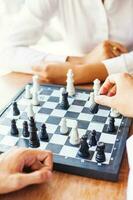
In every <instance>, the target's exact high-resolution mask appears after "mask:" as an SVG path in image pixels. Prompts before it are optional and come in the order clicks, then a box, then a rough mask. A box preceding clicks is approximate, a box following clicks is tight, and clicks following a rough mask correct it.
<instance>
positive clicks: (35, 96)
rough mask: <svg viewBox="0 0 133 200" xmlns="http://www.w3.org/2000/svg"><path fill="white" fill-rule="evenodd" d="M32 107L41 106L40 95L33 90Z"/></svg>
mask: <svg viewBox="0 0 133 200" xmlns="http://www.w3.org/2000/svg"><path fill="white" fill-rule="evenodd" d="M32 105H33V106H38V105H39V100H38V93H37V92H36V91H34V90H33V93H32Z"/></svg>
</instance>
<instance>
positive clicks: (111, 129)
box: [107, 117, 116, 133]
mask: <svg viewBox="0 0 133 200" xmlns="http://www.w3.org/2000/svg"><path fill="white" fill-rule="evenodd" d="M115 130H116V129H115V118H114V117H110V118H109V125H108V127H107V132H108V133H112V132H115Z"/></svg>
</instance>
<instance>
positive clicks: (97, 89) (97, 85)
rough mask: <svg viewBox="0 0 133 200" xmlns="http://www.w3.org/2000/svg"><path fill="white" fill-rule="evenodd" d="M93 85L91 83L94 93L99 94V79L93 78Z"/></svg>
mask: <svg viewBox="0 0 133 200" xmlns="http://www.w3.org/2000/svg"><path fill="white" fill-rule="evenodd" d="M93 83H94V85H93V89H94V95H95V96H96V95H98V94H99V90H100V87H101V82H100V80H99V79H95V80H94V82H93Z"/></svg>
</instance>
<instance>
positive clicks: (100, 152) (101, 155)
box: [96, 142, 106, 163]
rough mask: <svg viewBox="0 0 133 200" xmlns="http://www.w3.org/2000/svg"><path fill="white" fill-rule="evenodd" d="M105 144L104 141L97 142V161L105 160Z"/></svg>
mask: <svg viewBox="0 0 133 200" xmlns="http://www.w3.org/2000/svg"><path fill="white" fill-rule="evenodd" d="M104 151H105V144H104V143H103V142H98V143H97V154H96V161H97V163H103V162H105V160H106V158H105V152H104Z"/></svg>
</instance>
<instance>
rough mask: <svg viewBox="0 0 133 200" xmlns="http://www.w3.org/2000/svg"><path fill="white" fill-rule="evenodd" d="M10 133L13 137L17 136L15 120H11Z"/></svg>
mask: <svg viewBox="0 0 133 200" xmlns="http://www.w3.org/2000/svg"><path fill="white" fill-rule="evenodd" d="M10 133H11V135H13V136H17V135H18V134H19V131H18V128H17V125H16V121H15V119H13V120H12V121H11V132H10Z"/></svg>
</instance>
